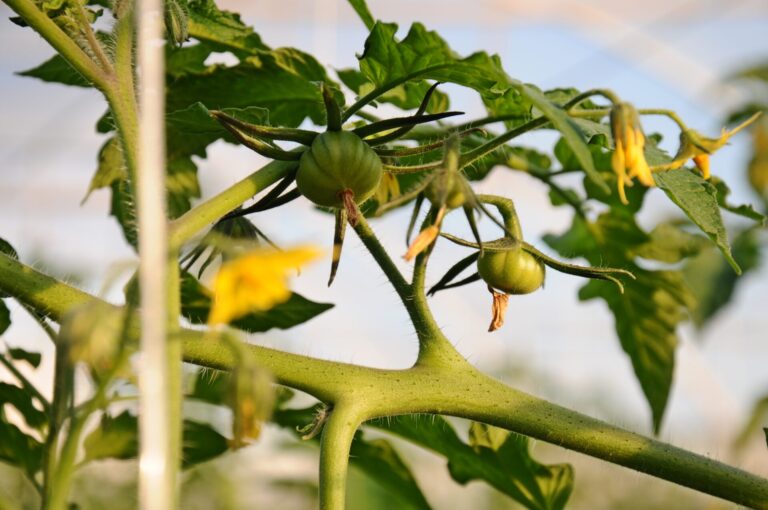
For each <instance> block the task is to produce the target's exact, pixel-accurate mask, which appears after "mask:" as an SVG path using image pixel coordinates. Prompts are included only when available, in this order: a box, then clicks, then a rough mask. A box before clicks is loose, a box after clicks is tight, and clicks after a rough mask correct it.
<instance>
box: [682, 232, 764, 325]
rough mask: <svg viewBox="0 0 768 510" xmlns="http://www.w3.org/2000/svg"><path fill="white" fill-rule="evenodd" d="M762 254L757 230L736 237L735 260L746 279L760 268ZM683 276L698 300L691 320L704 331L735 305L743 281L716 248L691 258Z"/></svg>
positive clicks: (692, 311)
mask: <svg viewBox="0 0 768 510" xmlns="http://www.w3.org/2000/svg"><path fill="white" fill-rule="evenodd" d="M762 255H763V253H762V251H761V243H760V240H759V235H758V231H757V230H756V229H747V230H745V231H742V232H740V233H739V234H738V235H737V236H736V237H735V238H734V240H733V258H734V259H735V260H736V262H737V263H738V264H739V266H740V267H741V270H742V276H744V275H745V274H747V273H749V272H752V271H754V270H755V269H757V268H758V267H759V265H760V260H761V259H762ZM683 274H684V276H685V281H686V284H687V286H688V288H690V289H691V292H692V293H693V295H694V296H695V299H696V306H695V307H694V308H693V310H691V319H692V320H693V323H694V324H695V325H696V326H697V327H698V328H703V327H704V326H705V325H706V324H707V323H708V322H709V321H710V320H712V319H713V318H714V317H715V316H716V315H717V313H718V312H719V311H720V310H722V309H723V308H724V307H725V306H727V305H728V304H729V303H730V302H731V300H732V298H733V295H734V292H735V291H736V287H737V285H738V283H739V282H740V278H739V276H738V275H737V274H736V273H734V272H733V269H732V268H731V267H730V266H729V265H728V264H727V263H726V262H725V261H724V260H723V258H722V257H721V256H720V254H719V253H718V252H717V251H715V250H713V249H707V250H702V251H701V252H700V253H699V254H698V255H696V256H695V257H693V258H690V259H688V260H687V261H686V264H685V267H684V268H683Z"/></svg>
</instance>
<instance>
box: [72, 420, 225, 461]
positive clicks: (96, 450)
mask: <svg viewBox="0 0 768 510" xmlns="http://www.w3.org/2000/svg"><path fill="white" fill-rule="evenodd" d="M83 448H84V450H85V460H86V462H90V461H93V460H102V459H108V458H112V459H133V458H136V456H137V455H138V448H139V439H138V420H137V418H136V416H135V415H133V414H131V413H130V412H129V411H123V412H122V413H120V414H119V415H117V416H110V415H108V414H106V413H105V414H103V415H102V417H101V422H100V424H99V427H97V428H95V429H94V430H93V431H92V432H91V433H90V434H88V436H87V437H86V438H85V440H84V441H83ZM182 448H183V449H182V467H183V468H184V469H186V468H189V467H190V466H193V465H195V464H199V463H201V462H205V461H207V460H210V459H212V458H214V457H217V456H219V455H221V454H222V453H224V452H226V451H227V449H228V448H229V446H228V442H227V438H225V437H224V436H223V435H221V434H219V433H218V432H216V431H215V430H214V429H213V428H212V427H211V426H210V425H208V424H205V423H199V422H195V421H192V420H184V438H183V446H182Z"/></svg>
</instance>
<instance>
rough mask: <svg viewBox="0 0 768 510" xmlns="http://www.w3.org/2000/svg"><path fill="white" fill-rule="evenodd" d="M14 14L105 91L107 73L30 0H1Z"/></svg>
mask: <svg viewBox="0 0 768 510" xmlns="http://www.w3.org/2000/svg"><path fill="white" fill-rule="evenodd" d="M3 1H4V2H5V3H6V4H7V5H8V7H10V8H11V9H13V10H14V11H15V12H16V14H18V15H19V16H21V17H22V18H24V21H26V22H27V24H28V25H29V26H30V27H32V28H33V29H34V30H35V31H36V32H37V33H38V34H40V35H41V36H42V37H43V39H45V40H46V41H48V43H49V44H50V45H51V46H53V48H54V49H55V50H56V51H57V52H59V54H60V55H61V56H62V57H63V58H64V59H65V60H66V61H67V62H69V64H70V65H71V66H72V67H73V68H75V70H77V72H79V73H80V74H82V75H83V77H84V78H85V79H86V80H88V81H90V82H91V83H93V85H94V86H95V87H96V88H97V89H99V90H101V91H106V90H107V89H108V88H109V85H110V83H111V80H110V77H109V74H108V73H107V72H106V71H105V70H103V69H101V67H99V65H98V64H96V62H94V61H93V60H92V59H91V57H90V56H89V55H88V54H87V53H86V52H85V51H83V49H82V48H81V47H80V46H78V45H77V43H75V41H73V40H72V38H70V37H69V36H68V35H67V34H66V33H65V32H64V31H63V30H62V29H61V28H59V26H58V25H56V23H54V22H53V20H51V19H50V18H49V17H48V16H46V15H45V13H44V12H43V11H41V10H40V9H38V7H37V5H35V2H33V1H32V0H3Z"/></svg>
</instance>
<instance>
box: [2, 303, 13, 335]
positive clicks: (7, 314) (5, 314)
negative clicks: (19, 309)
mask: <svg viewBox="0 0 768 510" xmlns="http://www.w3.org/2000/svg"><path fill="white" fill-rule="evenodd" d="M10 326H11V311H10V310H9V309H8V307H7V306H6V305H5V301H2V300H0V335H2V334H3V333H5V331H6V330H7V329H8V328H9V327H10Z"/></svg>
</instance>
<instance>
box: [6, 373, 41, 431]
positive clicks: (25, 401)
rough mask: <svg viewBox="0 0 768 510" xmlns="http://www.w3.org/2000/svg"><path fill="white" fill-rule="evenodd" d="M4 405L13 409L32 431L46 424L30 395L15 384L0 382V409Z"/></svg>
mask: <svg viewBox="0 0 768 510" xmlns="http://www.w3.org/2000/svg"><path fill="white" fill-rule="evenodd" d="M4 404H8V405H11V406H13V407H15V408H16V410H17V411H18V412H19V414H21V415H22V416H23V417H24V421H25V422H27V425H29V426H30V427H32V428H33V429H39V428H41V427H43V426H44V425H46V424H47V423H48V417H47V416H46V415H45V412H43V411H41V410H39V409H38V408H37V407H35V404H34V401H33V397H32V395H31V394H30V393H28V392H27V391H25V390H24V389H23V388H20V387H19V386H16V385H15V384H9V383H5V382H0V408H2V406H3V405H4Z"/></svg>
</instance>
